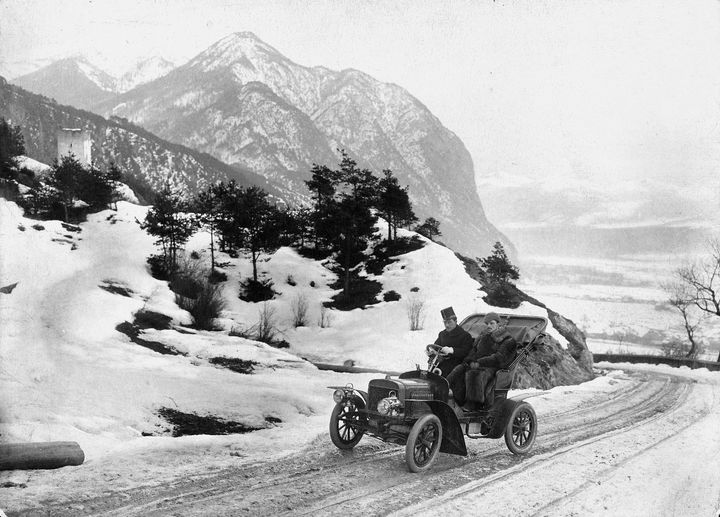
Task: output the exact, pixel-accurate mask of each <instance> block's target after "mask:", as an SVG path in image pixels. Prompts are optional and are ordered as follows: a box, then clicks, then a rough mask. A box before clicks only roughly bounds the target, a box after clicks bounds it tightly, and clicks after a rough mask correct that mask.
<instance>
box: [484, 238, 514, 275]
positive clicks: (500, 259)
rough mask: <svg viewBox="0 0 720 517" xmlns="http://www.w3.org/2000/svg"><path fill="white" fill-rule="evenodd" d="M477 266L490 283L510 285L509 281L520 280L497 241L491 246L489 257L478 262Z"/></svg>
mask: <svg viewBox="0 0 720 517" xmlns="http://www.w3.org/2000/svg"><path fill="white" fill-rule="evenodd" d="M479 264H480V267H481V268H482V269H483V271H484V272H485V274H486V275H487V277H488V280H490V281H491V282H499V283H510V280H517V279H518V278H520V271H519V270H518V268H517V267H516V266H514V265H512V264H511V263H510V259H508V257H507V254H506V253H505V248H504V247H503V245H502V243H500V242H499V241H498V242H496V243H495V245H494V246H493V251H492V253H491V254H490V255H488V256H487V257H485V258H482V259H480V260H479Z"/></svg>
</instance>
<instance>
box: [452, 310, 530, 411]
mask: <svg viewBox="0 0 720 517" xmlns="http://www.w3.org/2000/svg"><path fill="white" fill-rule="evenodd" d="M483 322H484V323H485V324H486V325H487V330H486V332H483V333H482V334H480V335H479V336H478V338H477V340H475V344H474V345H473V347H472V350H471V351H470V353H468V355H467V356H466V357H465V360H464V361H463V362H462V363H461V364H460V365H459V366H457V367H456V368H455V369H454V370H453V371H452V372H451V373H450V375H449V376H448V383H449V384H450V388H451V389H452V390H453V396H454V397H455V401H456V402H458V404H463V403H466V406H471V407H472V408H475V407H477V406H478V405H479V406H482V405H484V404H487V405H489V404H492V402H493V401H492V398H493V393H492V392H493V390H492V386H493V384H492V380H493V379H494V377H495V372H497V371H498V370H499V369H501V368H507V367H508V366H509V365H510V363H512V362H513V360H514V359H515V355H516V352H517V342H516V341H515V338H513V337H512V335H510V333H509V332H508V331H507V329H506V328H505V327H500V315H498V314H497V313H495V312H490V313H488V314H486V315H485V317H484V318H483Z"/></svg>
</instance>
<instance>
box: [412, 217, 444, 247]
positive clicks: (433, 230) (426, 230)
mask: <svg viewBox="0 0 720 517" xmlns="http://www.w3.org/2000/svg"><path fill="white" fill-rule="evenodd" d="M415 231H416V232H418V233H419V234H420V235H422V236H423V237H427V238H428V239H430V240H431V241H433V240H435V237H439V236H440V235H442V233H440V221H438V220H437V219H435V218H434V217H428V218H427V219H425V221H424V222H423V223H422V224H421V225H420V226H417V227H416V228H415Z"/></svg>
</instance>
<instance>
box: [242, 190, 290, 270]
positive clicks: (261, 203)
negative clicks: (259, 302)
mask: <svg viewBox="0 0 720 517" xmlns="http://www.w3.org/2000/svg"><path fill="white" fill-rule="evenodd" d="M237 206H238V208H239V210H238V211H237V212H236V213H235V216H236V218H235V221H234V222H235V223H236V224H237V226H238V228H239V229H240V230H241V231H242V232H243V233H244V236H245V238H244V239H243V246H242V247H243V249H244V250H245V251H246V252H247V253H249V254H250V260H251V261H252V266H253V281H255V282H257V281H258V273H257V261H258V259H259V258H260V256H261V254H262V253H272V252H274V251H275V250H276V249H277V248H278V247H279V245H280V244H279V242H280V239H279V234H280V232H279V228H278V209H277V207H276V206H275V205H274V204H272V203H271V202H270V201H269V200H268V194H267V192H265V191H264V190H263V189H261V188H259V187H250V188H248V189H240V198H239V203H238V205H237Z"/></svg>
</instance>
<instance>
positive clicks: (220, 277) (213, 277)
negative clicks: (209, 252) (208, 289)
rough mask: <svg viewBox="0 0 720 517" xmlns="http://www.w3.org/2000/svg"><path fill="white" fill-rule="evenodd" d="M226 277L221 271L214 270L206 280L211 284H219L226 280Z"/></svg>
mask: <svg viewBox="0 0 720 517" xmlns="http://www.w3.org/2000/svg"><path fill="white" fill-rule="evenodd" d="M227 278H228V277H227V275H226V274H225V273H223V272H222V271H218V270H217V269H214V270H213V271H212V272H211V273H210V276H209V277H208V280H210V281H211V282H212V283H213V284H219V283H220V282H225V281H226V280H227Z"/></svg>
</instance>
